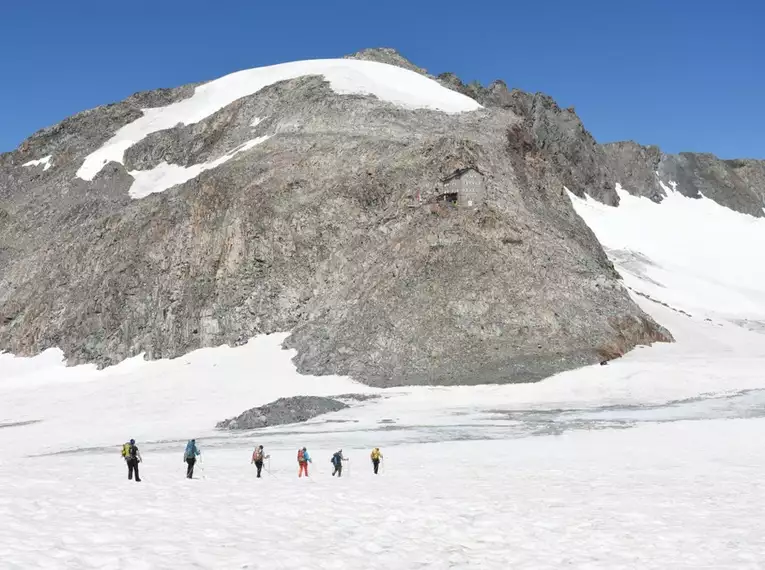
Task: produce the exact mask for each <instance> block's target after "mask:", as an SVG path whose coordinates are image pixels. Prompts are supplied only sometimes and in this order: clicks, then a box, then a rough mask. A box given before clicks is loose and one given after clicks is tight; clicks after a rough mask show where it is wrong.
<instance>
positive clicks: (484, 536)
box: [0, 420, 765, 570]
mask: <svg viewBox="0 0 765 570" xmlns="http://www.w3.org/2000/svg"><path fill="white" fill-rule="evenodd" d="M764 430H765V420H738V421H706V422H678V423H672V424H663V425H658V426H649V427H641V428H636V429H632V430H626V431H600V432H576V433H570V434H566V435H563V436H560V437H543V438H530V439H520V440H514V441H513V440H506V441H493V442H480V441H475V442H453V443H440V444H434V445H425V444H417V445H408V446H398V447H395V448H390V449H383V452H384V453H385V455H386V468H385V473H384V474H381V475H380V476H378V477H375V476H374V475H372V473H371V467H370V464H369V460H368V453H369V447H370V446H371V444H370V446H367V447H365V448H363V449H361V448H359V449H345V452H346V454H347V455H349V456H350V457H351V462H350V463H351V473H350V476H348V470H347V467H346V470H345V474H344V476H343V478H342V479H336V478H332V477H330V475H329V473H330V469H331V466H330V464H329V457H330V454H331V452H332V451H334V449H335V448H330V447H324V448H314V449H310V451H311V452H312V456H313V458H314V463H313V464H312V466H311V468H312V477H311V478H310V480H306V479H298V478H297V473H296V471H297V468H296V464H295V460H294V455H295V450H294V449H270V448H269V447H268V446H269V442H268V441H267V440H262V439H261V440H259V441H260V442H261V443H264V444H265V445H266V449H267V451H269V452H270V453H271V454H272V455H273V458H272V467H273V476H269V475H268V474H264V478H263V479H261V480H257V479H255V476H254V468H252V467H251V466H250V465H249V454H250V452H251V446H247V445H242V446H241V448H238V449H225V450H217V449H207V448H205V447H204V446H203V445H202V453H203V458H204V459H203V461H204V475H203V476H204V478H199V479H195V480H192V481H189V480H186V479H185V478H184V471H183V469H184V465H183V463H182V460H181V455H182V451H183V442H180V443H179V444H178V446H177V449H175V450H174V451H172V452H169V451H168V452H164V453H157V452H154V453H153V452H151V450H149V449H144V451H143V453H144V457H145V460H146V461H145V463H143V464H141V467H142V477H143V481H142V482H141V483H140V484H139V483H134V482H129V481H127V480H126V477H125V475H126V469H125V466H124V462H122V460H121V459H120V458H119V456H118V450H117V449H115V451H114V453H111V454H109V455H105V454H92V455H87V454H85V455H71V456H66V455H65V456H56V457H47V458H38V459H33V460H28V461H25V462H23V463H21V464H8V463H4V464H3V465H2V466H0V477H2V480H3V481H4V482H5V483H4V485H3V487H2V488H0V489H2V490H0V517H2V519H3V521H4V524H3V525H2V526H0V558H1V559H2V560H3V567H4V568H8V569H9V570H10V569H22V568H23V569H25V570H26V569H28V568H79V569H87V568H99V569H123V568H124V569H127V568H141V569H149V568H151V569H164V568H167V569H171V568H178V567H189V568H210V569H228V568H232V569H233V568H261V567H263V566H264V565H267V566H268V567H270V568H275V569H303V568H314V569H316V568H318V569H341V568H370V569H374V568H385V569H389V568H397V569H409V568H426V567H427V568H434V569H440V568H444V569H445V568H486V569H494V568H497V569H504V568H508V567H511V568H518V569H527V568H528V569H538V570H544V569H547V568H551V569H553V568H555V569H557V568H560V567H561V566H569V567H572V568H590V569H599V568H603V569H611V568H644V569H653V568H656V569H662V570H664V569H666V568H676V569H686V568H687V569H691V568H694V569H695V568H741V569H747V568H751V569H754V568H761V567H762V564H763V563H765V538H763V537H764V536H765V533H764V532H763V531H765V522H764V520H765V519H763V518H762V517H761V516H760V514H761V513H760V510H761V505H762V501H763V500H765V484H763V482H762V477H761V476H760V475H761V470H762V467H763V465H765V448H763V447H762V446H761V445H760V444H759V442H760V441H761V438H758V437H753V436H757V435H760V436H762V435H765V434H764V433H763V431H764ZM370 439H373V434H370ZM197 474H198V475H199V476H200V477H201V476H202V471H200V470H199V469H198V470H197ZM9 482H10V483H9Z"/></svg>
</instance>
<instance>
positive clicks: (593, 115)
mask: <svg viewBox="0 0 765 570" xmlns="http://www.w3.org/2000/svg"><path fill="white" fill-rule="evenodd" d="M764 22H765V2H764V1H763V0H727V1H726V2H722V1H720V0H716V1H712V0H578V1H575V0H546V1H545V0H538V1H536V2H531V1H522V2H521V1H516V0H473V1H472V2H468V1H463V2H454V1H450V0H438V1H436V0H406V1H403V0H378V1H370V0H367V1H364V0H354V1H349V0H324V1H318V0H312V1H304V0H293V1H282V2H275V1H266V0H239V1H233V0H152V1H146V0H131V1H129V2H116V1H112V0H70V1H65V0H35V1H21V2H8V3H7V5H4V6H3V8H2V11H1V12H0V54H1V55H0V151H6V150H11V149H12V148H15V147H16V146H17V145H18V144H19V143H20V142H21V141H22V140H23V139H24V138H26V137H27V136H29V135H30V134H32V133H33V132H34V131H35V130H37V129H38V128H41V127H44V126H47V125H51V124H54V123H57V122H58V121H60V120H62V119H64V118H65V117H67V116H69V115H71V114H73V113H75V112H77V111H81V110H84V109H88V108H91V107H94V106H96V105H100V104H104V103H109V102H113V101H118V100H121V99H123V98H125V97H127V96H128V95H130V94H132V93H133V92H135V91H139V90H145V89H153V88H157V87H173V86H176V85H181V84H183V83H188V82H192V81H203V80H206V79H213V78H215V77H219V76H221V75H225V74H226V73H229V72H231V71H235V70H238V69H244V68H249V67H256V66H261V65H267V64H272V63H279V62H284V61H291V60H296V59H309V58H319V57H336V56H342V55H345V54H347V53H351V52H354V51H357V50H359V49H361V48H364V47H381V46H385V47H395V48H396V49H398V50H399V51H400V52H402V53H403V54H404V55H405V56H406V57H407V58H409V59H410V60H412V61H413V62H414V63H416V64H418V65H420V66H421V67H425V68H427V69H428V70H429V71H431V72H433V73H440V72H443V71H453V72H455V73H457V74H458V75H459V76H460V77H461V78H462V79H463V80H465V81H470V80H474V79H477V80H479V81H481V82H482V83H488V82H490V81H491V80H493V79H496V78H501V79H504V80H505V81H506V82H507V84H508V85H509V86H511V87H519V88H522V89H525V90H529V91H543V92H546V93H548V94H550V95H552V96H553V97H555V99H556V100H557V101H558V103H560V104H561V105H562V106H570V105H574V106H575V107H576V110H577V112H578V113H579V115H580V116H581V117H582V119H583V120H584V124H585V126H586V127H587V128H588V129H589V130H590V131H591V132H592V133H593V135H594V136H595V138H597V139H598V140H599V141H601V142H606V141H613V140H624V139H633V140H636V141H638V142H640V143H642V144H658V145H660V146H661V147H662V148H663V149H664V150H665V151H667V152H679V151H683V150H689V151H703V152H713V153H715V154H718V155H720V156H722V157H725V158H732V157H755V158H765V109H764V104H765V30H764V29H763V23H764Z"/></svg>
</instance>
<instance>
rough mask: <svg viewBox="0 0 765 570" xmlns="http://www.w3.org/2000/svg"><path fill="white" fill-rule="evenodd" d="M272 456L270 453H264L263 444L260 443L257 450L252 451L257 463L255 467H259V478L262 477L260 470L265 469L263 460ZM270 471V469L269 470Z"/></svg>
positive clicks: (253, 461)
mask: <svg viewBox="0 0 765 570" xmlns="http://www.w3.org/2000/svg"><path fill="white" fill-rule="evenodd" d="M269 457H271V456H270V455H263V446H262V445H259V446H258V447H256V448H255V451H253V452H252V463H254V464H255V467H257V469H258V479H260V470H261V469H263V460H264V459H268V458H269ZM269 473H270V471H269Z"/></svg>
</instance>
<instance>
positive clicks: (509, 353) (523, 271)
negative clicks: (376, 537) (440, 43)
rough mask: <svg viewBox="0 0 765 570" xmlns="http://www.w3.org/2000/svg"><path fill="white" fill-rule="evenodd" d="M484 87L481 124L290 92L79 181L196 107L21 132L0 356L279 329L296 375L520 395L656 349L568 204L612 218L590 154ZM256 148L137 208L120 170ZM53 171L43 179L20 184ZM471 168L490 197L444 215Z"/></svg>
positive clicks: (172, 352)
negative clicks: (139, 134) (86, 166)
mask: <svg viewBox="0 0 765 570" xmlns="http://www.w3.org/2000/svg"><path fill="white" fill-rule="evenodd" d="M386 57H394V56H393V55H391V54H388V55H387V56H386ZM475 90H476V92H478V93H480V97H481V100H482V101H483V102H484V103H487V106H486V108H484V109H482V110H479V111H475V112H471V113H463V114H459V115H447V114H444V113H440V112H436V111H427V110H419V111H411V110H407V109H403V108H400V107H397V106H395V105H392V104H388V103H385V102H382V101H379V100H377V99H376V98H374V97H371V96H348V95H338V94H336V93H334V92H333V91H332V90H331V89H330V88H329V86H328V85H327V83H326V82H325V81H324V80H323V78H321V77H303V78H298V79H294V80H291V81H285V82H281V83H278V84H275V85H272V86H270V87H267V88H265V89H263V90H261V91H260V92H259V93H256V94H254V95H251V96H248V97H244V98H242V99H240V100H238V101H236V102H234V103H232V104H231V105H229V106H228V107H226V108H224V109H222V110H220V111H219V112H218V113H215V114H214V115H213V116H211V117H208V118H207V119H205V120H203V121H201V122H199V123H198V124H195V125H188V126H176V127H174V128H171V129H167V130H165V131H162V132H158V133H155V134H153V135H151V136H149V137H147V138H146V139H145V140H143V141H141V142H140V143H138V144H136V145H134V146H133V147H132V148H130V149H129V150H128V151H127V152H126V155H125V162H126V165H125V166H122V165H121V164H116V163H112V164H110V165H107V166H106V167H105V169H104V170H103V171H102V172H101V173H100V174H99V175H98V176H97V177H96V178H95V179H94V180H93V182H85V181H82V180H79V179H77V178H76V177H75V176H74V174H75V172H76V170H77V168H78V167H79V166H80V165H81V164H82V161H83V160H84V158H85V156H86V155H87V154H88V153H90V152H92V151H93V150H95V149H96V148H98V146H99V145H100V144H102V143H103V142H104V141H106V140H108V138H109V137H111V136H112V134H113V133H114V132H115V131H116V130H117V129H118V128H119V127H120V126H122V125H124V124H126V123H127V122H128V121H130V120H132V119H134V118H135V117H136V116H137V114H136V113H137V112H138V111H137V109H138V108H139V107H140V106H142V105H144V103H145V101H149V102H151V101H155V100H156V101H161V102H167V101H171V100H177V99H178V98H182V97H185V96H188V94H189V93H190V91H189V89H184V88H181V89H178V90H174V91H172V92H168V93H162V94H158V95H156V96H152V95H142V96H141V101H140V102H135V101H134V102H125V103H121V104H117V105H115V106H107V107H101V108H99V109H95V110H93V111H91V112H88V113H84V114H80V115H78V116H76V117H74V118H72V119H70V120H69V121H65V122H64V123H62V124H61V125H59V126H57V127H53V128H52V129H50V130H49V131H48V132H47V133H46V134H45V135H44V136H42V135H39V134H38V135H35V136H34V137H32V139H30V141H28V144H27V143H25V144H26V150H23V151H22V150H19V151H15V152H14V153H9V154H8V155H2V156H0V209H1V210H2V212H3V214H2V220H0V252H2V253H1V254H0V264H2V265H0V350H2V349H6V350H9V351H11V352H14V353H17V354H33V353H36V352H39V351H41V350H44V349H46V348H49V347H52V346H58V347H60V348H61V349H62V350H63V351H64V352H65V354H66V355H67V357H68V358H69V362H70V363H79V362H96V363H97V364H99V365H106V364H112V363H115V362H118V361H120V360H122V359H124V358H126V357H129V356H133V355H135V354H138V353H140V352H145V353H146V354H147V356H148V357H149V358H161V357H175V356H178V355H181V354H184V353H186V352H188V351H189V350H192V349H195V348H199V347H203V346H213V345H219V344H222V343H231V344H237V343H241V342H243V341H244V340H245V339H247V338H249V337H251V336H254V335H256V334H260V333H268V332H275V331H286V330H292V331H294V332H293V334H292V335H291V336H290V337H289V338H288V340H287V342H286V344H287V346H288V347H292V348H295V349H296V350H297V356H296V358H295V362H296V364H297V365H298V367H299V369H300V370H301V371H302V372H308V373H313V374H350V375H352V376H353V377H354V378H357V379H358V380H360V381H363V382H367V383H370V384H375V385H384V386H390V385H400V384H412V383H432V384H458V383H484V382H520V381H532V380H538V379H540V378H543V377H545V376H547V375H549V374H553V373H556V372H559V371H561V370H565V369H569V368H572V367H577V366H581V365H583V364H589V363H595V362H600V361H602V360H603V359H607V358H614V357H617V356H619V355H621V354H623V353H624V352H626V351H627V350H630V349H631V348H632V347H633V346H635V345H636V344H644V343H651V342H654V341H667V340H670V339H671V337H670V335H669V333H667V332H666V331H665V330H663V329H662V328H661V327H659V326H658V325H656V323H654V322H653V321H652V320H651V319H650V318H648V317H647V316H646V315H645V314H644V313H643V312H642V311H641V310H640V309H639V308H638V307H637V306H636V305H635V304H634V303H633V302H632V301H631V299H630V297H629V295H628V293H627V292H626V290H625V289H624V287H623V286H622V284H621V283H620V281H619V277H618V275H617V273H616V271H615V270H614V268H613V266H612V265H611V263H610V262H609V261H608V258H607V257H606V255H605V253H604V252H603V249H602V248H601V246H600V244H599V243H598V241H597V239H596V238H595V236H594V235H593V234H592V232H591V231H590V230H589V228H588V227H587V226H586V225H585V224H584V222H583V221H582V220H581V218H579V217H578V216H577V215H576V213H575V212H574V210H573V208H572V206H571V204H570V201H569V199H568V197H567V196H566V195H565V193H564V192H563V187H564V186H567V187H568V188H570V189H571V190H572V191H574V192H575V193H577V194H580V195H582V194H584V193H585V192H586V193H588V194H590V195H592V196H595V197H599V198H600V199H602V200H605V201H607V202H609V203H615V196H616V195H615V194H614V193H613V185H611V186H610V187H609V184H611V182H610V179H609V176H610V174H608V173H610V172H611V171H610V170H609V168H610V163H609V161H608V160H607V159H606V155H605V151H604V150H603V149H602V148H601V147H599V146H598V145H596V144H595V142H594V140H593V139H592V137H591V136H590V135H589V133H587V132H586V130H584V128H583V127H582V125H581V121H579V119H578V118H577V117H576V115H575V114H574V113H573V111H571V110H564V109H560V108H559V107H558V106H557V105H556V104H555V103H554V101H552V99H550V98H549V97H546V96H544V95H539V94H537V95H530V94H526V93H522V92H520V91H508V90H507V87H506V86H504V84H501V83H495V84H492V85H491V86H489V87H488V88H485V89H484V88H482V87H481V88H480V90H479V89H478V86H476V87H475ZM489 103H490V104H489ZM256 117H259V118H263V119H264V120H263V121H262V122H261V123H259V124H258V125H257V126H255V127H252V126H251V125H252V122H253V119H254V118H256ZM266 135H268V136H271V138H270V139H269V140H268V141H266V142H265V143H263V144H261V145H259V146H256V147H254V148H252V149H251V150H249V151H247V152H246V153H243V154H241V155H238V156H237V158H236V159H235V160H231V161H229V162H227V163H225V164H224V165H222V166H219V167H218V168H216V169H214V170H209V171H207V172H204V173H202V174H201V175H199V176H198V177H197V178H195V179H193V180H190V181H189V182H187V183H185V184H182V185H179V186H176V187H174V188H172V189H170V190H167V191H165V192H163V193H161V194H153V195H150V196H148V197H146V198H144V199H141V200H131V199H130V198H129V196H128V189H129V187H130V184H131V182H132V179H131V176H130V175H129V174H128V171H131V170H133V169H146V168H150V167H153V166H156V165H158V164H159V163H161V162H163V161H166V162H169V163H172V164H179V165H190V164H196V163H199V162H202V161H207V160H210V159H214V158H217V157H220V156H222V155H224V154H226V153H227V152H229V151H231V150H232V149H234V148H236V147H237V146H239V145H241V144H242V143H244V142H245V141H247V140H251V139H252V138H254V137H258V136H266ZM22 146H24V145H22ZM47 154H52V155H53V156H54V162H55V167H54V168H51V169H50V170H48V171H42V169H30V168H25V167H21V166H20V164H21V163H22V162H25V161H26V160H29V159H32V158H40V157H41V156H44V155H47ZM466 168H469V169H473V170H475V171H477V172H480V173H481V176H483V178H484V180H483V182H484V184H483V187H484V189H485V198H484V200H483V201H481V202H480V203H476V204H475V205H474V206H473V207H470V208H456V207H453V206H452V205H450V204H449V203H448V202H444V201H440V200H439V197H440V195H441V194H442V193H443V189H444V183H443V181H444V180H445V179H446V178H447V177H449V176H450V175H452V174H453V173H454V172H456V171H458V170H461V169H466ZM609 188H610V189H609ZM418 197H419V198H421V200H422V203H420V202H419V201H418V199H417V198H418Z"/></svg>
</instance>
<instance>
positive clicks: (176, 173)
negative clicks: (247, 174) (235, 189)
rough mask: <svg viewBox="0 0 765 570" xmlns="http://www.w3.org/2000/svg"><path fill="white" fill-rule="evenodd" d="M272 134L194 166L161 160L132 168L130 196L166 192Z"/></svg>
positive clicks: (137, 197)
mask: <svg viewBox="0 0 765 570" xmlns="http://www.w3.org/2000/svg"><path fill="white" fill-rule="evenodd" d="M269 138H271V137H270V136H263V137H258V138H255V139H252V140H249V141H247V142H246V143H244V144H241V145H239V146H238V147H236V148H235V149H234V150H232V151H230V152H227V153H226V154H224V155H223V156H221V157H220V158H216V159H215V160H211V161H209V162H203V163H201V164H194V165H192V166H179V165H177V164H168V163H167V162H164V161H163V162H160V163H159V164H158V165H157V166H155V167H154V168H152V169H150V170H131V171H130V172H129V173H128V174H130V176H132V177H133V178H134V181H133V185H132V186H131V187H130V191H129V193H130V197H131V198H133V199H136V200H138V199H140V198H145V197H146V196H148V195H150V194H156V193H158V192H164V191H165V190H167V189H169V188H172V187H173V186H178V185H179V184H183V183H184V182H188V181H189V180H192V179H194V178H196V177H197V176H199V175H200V174H202V173H203V172H204V171H205V170H212V169H213V168H217V167H218V166H220V165H221V164H224V163H226V162H228V161H229V160H231V159H232V158H234V157H235V156H237V155H238V154H241V153H243V152H246V151H248V150H250V149H251V148H253V147H256V146H257V145H259V144H261V143H263V142H265V141H267V140H268V139H269Z"/></svg>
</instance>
